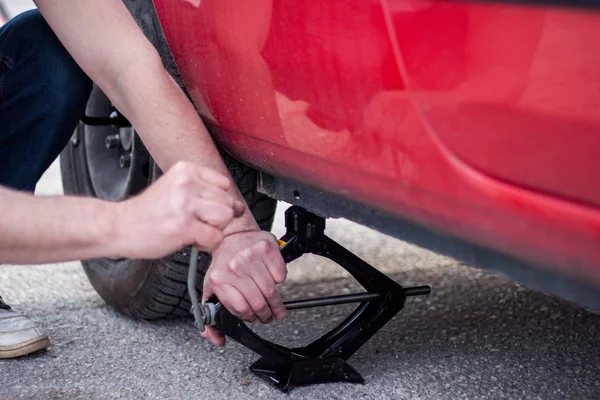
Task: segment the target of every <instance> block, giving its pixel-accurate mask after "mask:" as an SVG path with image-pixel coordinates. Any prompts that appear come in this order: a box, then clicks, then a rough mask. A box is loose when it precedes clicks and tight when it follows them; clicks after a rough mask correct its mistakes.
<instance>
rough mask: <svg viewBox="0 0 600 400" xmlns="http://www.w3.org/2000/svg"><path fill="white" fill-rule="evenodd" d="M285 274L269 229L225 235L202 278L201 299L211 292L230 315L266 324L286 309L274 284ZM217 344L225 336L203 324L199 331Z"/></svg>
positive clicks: (281, 280) (280, 280) (220, 344)
mask: <svg viewBox="0 0 600 400" xmlns="http://www.w3.org/2000/svg"><path fill="white" fill-rule="evenodd" d="M286 277H287V268H286V265H285V262H284V261H283V258H282V257H281V253H280V251H279V246H278V244H277V240H276V239H275V237H274V236H273V235H272V234H270V233H269V232H261V231H249V232H239V233H234V234H232V235H229V236H227V237H226V238H225V239H224V240H223V242H222V243H221V244H220V245H219V246H218V247H217V248H216V249H215V251H214V252H213V259H212V263H211V265H210V268H209V269H208V272H207V273H206V277H205V278H204V291H203V294H204V299H205V300H206V299H207V298H208V297H210V296H211V295H213V294H215V295H217V297H218V298H219V300H220V301H221V303H223V305H224V306H225V307H226V308H227V309H228V310H229V311H230V312H232V313H233V314H234V315H237V316H238V317H240V318H242V319H244V320H246V321H254V320H256V319H257V318H258V320H260V322H263V323H269V322H271V321H272V320H273V319H274V318H275V319H283V318H284V317H285V315H286V312H287V311H286V309H285V306H284V305H283V301H282V300H281V297H280V296H279V292H278V291H277V284H279V283H283V281H285V278H286ZM203 336H204V337H206V338H207V339H209V340H210V341H211V342H213V343H214V344H216V345H217V346H222V345H223V344H225V337H224V336H223V335H222V334H220V333H219V332H218V331H217V330H215V329H213V328H211V327H207V329H206V331H205V332H204V334H203Z"/></svg>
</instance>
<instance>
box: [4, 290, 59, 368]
mask: <svg viewBox="0 0 600 400" xmlns="http://www.w3.org/2000/svg"><path fill="white" fill-rule="evenodd" d="M49 345H50V340H49V339H48V336H47V335H46V334H45V333H44V332H42V330H41V329H40V328H39V327H38V326H37V324H36V323H35V322H33V321H32V320H30V319H29V318H27V317H26V316H24V315H23V314H18V313H16V312H14V311H12V310H11V308H10V307H9V306H8V305H7V304H6V303H5V302H3V301H2V297H0V358H15V357H21V356H25V355H27V354H31V353H35V352H36V351H40V350H43V349H45V348H46V347H48V346H49Z"/></svg>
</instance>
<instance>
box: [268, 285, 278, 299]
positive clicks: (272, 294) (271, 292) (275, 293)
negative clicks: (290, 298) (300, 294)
mask: <svg viewBox="0 0 600 400" xmlns="http://www.w3.org/2000/svg"><path fill="white" fill-rule="evenodd" d="M265 296H267V299H276V298H277V296H279V292H278V291H277V288H276V287H275V286H271V287H270V288H268V289H267V291H266V292H265Z"/></svg>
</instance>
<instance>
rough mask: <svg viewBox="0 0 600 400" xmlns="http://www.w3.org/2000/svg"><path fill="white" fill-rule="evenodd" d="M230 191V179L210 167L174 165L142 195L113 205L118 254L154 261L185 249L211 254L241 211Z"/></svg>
mask: <svg viewBox="0 0 600 400" xmlns="http://www.w3.org/2000/svg"><path fill="white" fill-rule="evenodd" d="M230 189H231V181H230V179H228V178H227V177H225V176H223V175H221V174H219V173H217V172H215V171H213V170H211V169H208V168H202V167H199V166H197V165H195V164H193V163H187V162H179V163H177V164H175V165H174V166H173V167H171V169H169V170H168V171H167V172H166V173H165V174H164V175H163V176H162V177H160V178H159V179H158V180H157V181H156V182H154V183H153V184H152V185H151V186H150V187H149V188H148V189H146V190H145V191H144V192H143V193H142V194H140V195H138V196H136V197H134V198H132V199H129V200H127V201H124V202H122V203H119V204H117V207H118V212H117V218H116V220H115V224H116V229H115V230H116V232H117V237H116V238H115V240H117V241H118V242H117V249H118V251H119V255H120V256H122V257H126V258H147V259H152V258H160V257H163V256H165V255H168V254H171V253H172V252H174V251H177V250H179V249H181V248H182V247H184V246H187V245H193V246H195V247H196V248H198V249H199V250H201V251H205V252H212V251H213V250H214V249H215V248H216V247H217V246H218V245H219V244H220V243H221V242H222V240H223V229H224V228H225V227H227V226H228V225H229V223H230V222H231V221H232V220H233V219H234V218H235V217H239V216H240V215H242V214H243V213H244V210H245V205H244V204H243V203H242V202H241V201H239V200H236V199H235V198H234V197H233V196H232V195H231V194H229V193H228V190H230Z"/></svg>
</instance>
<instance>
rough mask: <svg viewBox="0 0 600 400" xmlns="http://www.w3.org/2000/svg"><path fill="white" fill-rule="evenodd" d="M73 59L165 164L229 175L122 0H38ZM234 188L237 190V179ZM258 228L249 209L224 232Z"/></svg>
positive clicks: (185, 99) (152, 152) (194, 111)
mask: <svg viewBox="0 0 600 400" xmlns="http://www.w3.org/2000/svg"><path fill="white" fill-rule="evenodd" d="M36 3H37V4H38V6H39V8H40V10H41V11H42V14H43V15H44V17H45V18H46V20H47V21H48V23H49V24H50V26H51V27H52V29H53V30H54V31H55V32H56V33H57V35H58V37H59V39H60V40H61V41H62V42H63V44H64V45H65V47H66V48H67V50H69V52H70V53H71V54H72V55H73V57H74V58H75V60H76V61H77V63H78V64H79V65H80V66H81V67H82V68H83V69H84V70H85V71H86V73H87V74H88V75H89V76H90V77H91V78H92V80H94V82H96V83H97V84H98V85H99V86H100V88H101V89H102V90H103V91H104V92H105V94H106V95H107V96H108V97H109V98H110V99H111V101H112V102H113V104H114V105H115V106H116V107H117V108H118V109H119V110H120V111H121V112H122V113H123V114H124V115H125V116H126V117H127V118H128V119H129V120H130V121H131V123H132V124H133V126H134V127H135V128H136V131H137V132H138V133H139V135H140V137H141V138H142V140H143V141H144V144H145V145H146V147H147V148H148V149H149V151H150V153H151V154H152V156H153V157H154V159H155V160H156V161H157V163H158V165H159V166H160V167H161V168H162V169H163V170H166V169H168V168H169V167H170V166H171V165H173V164H174V163H175V162H177V161H191V162H194V163H197V164H199V165H201V166H204V167H209V168H212V169H214V170H216V171H219V172H222V173H224V174H226V175H227V176H229V173H228V171H227V168H226V166H225V165H224V163H223V161H222V159H221V156H220V154H219V152H218V151H217V149H216V146H215V144H214V143H213V141H212V138H211V137H210V135H209V133H208V131H207V130H206V128H205V127H204V125H203V123H202V121H201V119H200V118H199V116H198V114H197V113H196V110H195V108H194V107H193V105H192V104H191V103H190V102H189V100H188V99H187V97H186V96H185V95H184V93H183V92H182V90H181V89H180V88H179V87H178V85H177V84H176V83H175V82H174V81H173V80H172V79H171V77H170V76H169V75H168V73H167V72H166V70H165V69H164V68H163V66H162V63H161V60H160V57H159V55H158V53H157V52H156V50H155V49H154V48H153V47H152V45H151V44H150V43H149V42H148V40H147V39H146V38H145V37H144V35H143V33H142V32H141V30H140V29H139V28H138V26H137V25H136V23H135V21H134V20H133V18H132V17H131V16H130V15H129V12H128V11H127V9H126V8H125V6H124V5H123V4H122V2H121V0H86V1H79V0H62V1H60V2H56V1H55V0H37V1H36ZM232 191H233V192H235V195H236V196H237V197H238V198H241V195H240V194H239V192H238V191H237V189H236V187H235V185H233V186H232ZM252 229H258V226H257V224H256V223H255V222H254V220H253V218H252V215H251V213H250V212H249V210H247V211H246V213H245V214H244V216H242V217H241V218H237V219H236V220H235V221H234V222H233V223H232V224H231V226H230V227H228V229H227V231H226V233H229V232H235V231H243V230H252Z"/></svg>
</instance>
